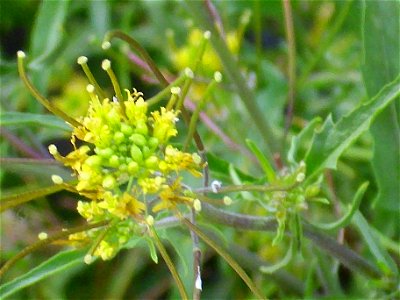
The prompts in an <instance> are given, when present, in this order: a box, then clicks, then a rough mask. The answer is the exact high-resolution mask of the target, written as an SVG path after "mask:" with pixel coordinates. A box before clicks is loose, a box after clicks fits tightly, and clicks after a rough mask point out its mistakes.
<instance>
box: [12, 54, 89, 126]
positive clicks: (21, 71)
mask: <svg viewBox="0 0 400 300" xmlns="http://www.w3.org/2000/svg"><path fill="white" fill-rule="evenodd" d="M24 58H25V53H24V52H22V51H18V72H19V76H20V77H21V79H22V81H23V82H24V84H25V86H26V87H27V88H28V89H29V91H30V92H31V94H32V95H33V96H34V97H35V98H36V99H37V100H38V101H39V102H40V103H41V104H42V105H43V106H44V107H46V108H47V109H48V110H49V111H50V112H52V113H53V114H54V115H56V116H59V117H60V118H62V119H63V120H65V121H66V122H68V123H69V124H71V125H72V126H74V127H80V126H82V124H81V123H79V122H78V121H77V120H75V119H74V118H72V117H70V116H69V115H67V114H66V113H65V112H63V111H62V110H60V109H58V108H57V107H55V106H53V105H52V104H51V103H50V101H49V100H47V99H46V98H45V97H44V96H43V95H42V94H40V92H39V91H38V90H37V89H36V88H35V87H34V86H33V84H32V83H31V82H30V80H29V79H28V77H27V76H26V73H25V68H24Z"/></svg>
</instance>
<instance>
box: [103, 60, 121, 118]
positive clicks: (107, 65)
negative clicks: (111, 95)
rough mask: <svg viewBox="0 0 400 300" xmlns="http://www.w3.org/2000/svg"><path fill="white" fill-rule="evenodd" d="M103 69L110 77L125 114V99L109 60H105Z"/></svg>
mask: <svg viewBox="0 0 400 300" xmlns="http://www.w3.org/2000/svg"><path fill="white" fill-rule="evenodd" d="M101 67H102V69H103V70H104V71H106V72H107V74H108V77H110V79H111V83H112V85H113V87H114V91H115V94H116V96H117V99H118V100H119V103H121V108H122V111H123V112H124V113H125V103H124V97H123V96H122V93H121V88H120V87H119V83H118V80H117V77H116V76H115V74H114V72H113V70H112V69H111V62H110V61H109V60H108V59H105V60H103V62H102V63H101Z"/></svg>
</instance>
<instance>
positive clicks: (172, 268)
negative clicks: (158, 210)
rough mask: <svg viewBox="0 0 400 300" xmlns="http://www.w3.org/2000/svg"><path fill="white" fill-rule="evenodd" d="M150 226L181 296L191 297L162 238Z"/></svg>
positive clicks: (183, 297) (184, 297)
mask: <svg viewBox="0 0 400 300" xmlns="http://www.w3.org/2000/svg"><path fill="white" fill-rule="evenodd" d="M149 228H150V232H151V235H152V237H153V240H154V243H155V245H156V247H157V249H158V251H160V254H161V256H162V257H163V259H164V261H165V263H166V264H167V267H168V269H169V271H170V272H171V275H172V277H173V278H174V280H175V283H176V285H177V287H178V290H179V293H180V295H181V298H182V299H189V297H188V295H187V293H186V290H185V287H184V285H183V282H182V280H181V278H180V276H179V274H178V272H177V271H176V268H175V266H174V263H173V262H172V260H171V258H170V257H169V255H168V252H167V250H166V249H165V247H164V245H163V244H162V243H161V241H160V238H159V237H158V235H157V232H156V231H155V229H154V227H153V226H150V227H149Z"/></svg>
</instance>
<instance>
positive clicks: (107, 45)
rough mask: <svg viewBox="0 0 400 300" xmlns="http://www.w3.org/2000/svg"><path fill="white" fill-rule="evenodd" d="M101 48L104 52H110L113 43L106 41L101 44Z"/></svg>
mask: <svg viewBox="0 0 400 300" xmlns="http://www.w3.org/2000/svg"><path fill="white" fill-rule="evenodd" d="M101 48H103V50H108V49H110V48H111V43H110V42H109V41H105V42H103V44H101Z"/></svg>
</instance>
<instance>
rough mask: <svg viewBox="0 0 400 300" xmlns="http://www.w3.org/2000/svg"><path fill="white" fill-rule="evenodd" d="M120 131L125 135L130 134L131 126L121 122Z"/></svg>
mask: <svg viewBox="0 0 400 300" xmlns="http://www.w3.org/2000/svg"><path fill="white" fill-rule="evenodd" d="M121 132H122V133H123V134H125V135H126V136H130V135H131V134H132V132H133V128H132V127H131V126H129V125H127V124H125V123H122V124H121Z"/></svg>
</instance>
